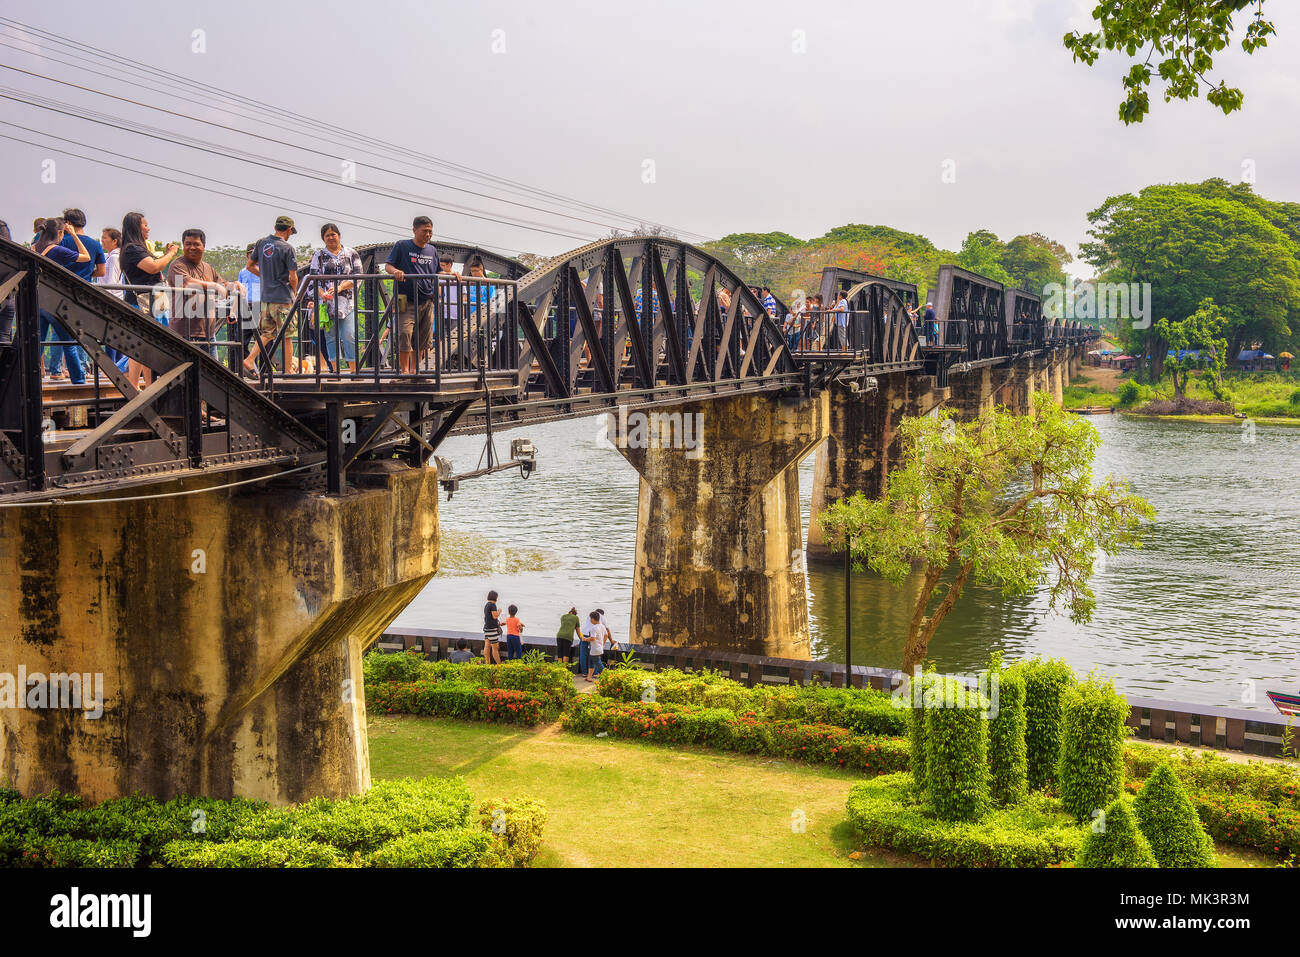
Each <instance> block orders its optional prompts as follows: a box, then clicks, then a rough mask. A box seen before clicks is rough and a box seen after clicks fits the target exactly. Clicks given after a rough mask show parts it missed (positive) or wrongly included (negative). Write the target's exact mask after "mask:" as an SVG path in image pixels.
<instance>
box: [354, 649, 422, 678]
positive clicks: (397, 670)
mask: <svg viewBox="0 0 1300 957" xmlns="http://www.w3.org/2000/svg"><path fill="white" fill-rule="evenodd" d="M425 663H426V662H425V661H424V656H423V655H421V654H420V653H419V652H418V651H403V652H397V653H396V654H388V653H386V652H383V651H380V650H379V649H378V648H376V649H375V650H374V651H372V652H370V654H368V655H366V656H365V657H364V658H362V659H361V677H362V680H363V681H364V682H365V683H366V684H370V682H372V681H414V680H415V679H416V678H418V677H419V676H420V666H421V665H422V664H425Z"/></svg>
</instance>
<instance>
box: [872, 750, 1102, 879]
mask: <svg viewBox="0 0 1300 957" xmlns="http://www.w3.org/2000/svg"><path fill="white" fill-rule="evenodd" d="M848 814H849V820H850V821H851V822H852V823H853V826H854V827H855V828H856V829H857V830H858V832H859V833H860V834H861V835H862V837H863V839H864V840H865V841H866V843H868V844H871V845H873V846H876V847H886V848H890V849H892V850H895V851H902V852H904V853H908V854H916V855H919V856H921V857H924V858H926V859H927V860H929V861H932V862H934V863H940V864H946V865H949V866H953V867H1054V866H1059V865H1061V864H1063V863H1065V862H1067V861H1073V860H1074V857H1075V855H1076V854H1077V853H1078V850H1079V847H1080V846H1081V845H1082V844H1083V837H1084V834H1085V832H1086V831H1087V827H1088V826H1087V825H1086V824H1084V825H1079V824H1076V823H1075V822H1074V820H1073V818H1071V816H1070V815H1069V814H1066V813H1065V812H1064V811H1063V810H1062V809H1061V806H1060V802H1059V801H1057V800H1056V799H1054V798H1051V797H1048V796H1046V795H1044V794H1034V795H1032V796H1030V797H1029V798H1028V799H1026V800H1025V801H1024V802H1022V803H1020V804H1018V805H1016V806H1014V807H1010V808H1001V809H997V810H993V811H991V812H989V813H988V814H986V815H985V816H984V817H982V818H981V819H980V820H979V821H974V822H966V821H944V820H940V819H939V818H938V817H936V816H935V815H934V814H933V813H932V812H930V811H928V810H926V808H925V807H924V806H923V805H921V804H920V803H918V802H917V801H916V800H915V797H914V789H913V787H912V776H911V775H910V774H906V773H903V774H886V775H882V776H880V777H878V778H875V779H874V780H871V781H863V782H861V783H859V784H855V785H853V787H852V788H851V789H850V791H849V799H848Z"/></svg>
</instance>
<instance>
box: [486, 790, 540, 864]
mask: <svg viewBox="0 0 1300 957" xmlns="http://www.w3.org/2000/svg"><path fill="white" fill-rule="evenodd" d="M478 818H479V825H480V826H481V827H482V828H483V830H484V831H487V832H488V833H489V834H491V835H492V836H493V838H494V840H495V842H496V849H497V854H498V855H499V856H500V857H501V859H502V860H503V861H506V862H507V863H509V864H510V866H511V867H528V866H529V865H530V864H532V862H533V858H535V857H536V856H537V852H538V851H540V850H541V848H542V831H543V830H544V829H545V827H546V805H545V804H543V803H542V802H541V801H538V800H535V799H533V798H527V797H523V798H516V799H514V800H512V801H501V800H493V801H484V802H483V803H482V804H480V805H479V809H478Z"/></svg>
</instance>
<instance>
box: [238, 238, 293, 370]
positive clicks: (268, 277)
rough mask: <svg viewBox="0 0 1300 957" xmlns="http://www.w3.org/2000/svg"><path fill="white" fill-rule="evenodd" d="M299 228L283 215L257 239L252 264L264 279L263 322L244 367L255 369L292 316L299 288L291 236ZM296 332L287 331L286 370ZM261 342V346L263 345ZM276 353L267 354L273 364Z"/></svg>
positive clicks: (262, 294)
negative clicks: (291, 312) (294, 298)
mask: <svg viewBox="0 0 1300 957" xmlns="http://www.w3.org/2000/svg"><path fill="white" fill-rule="evenodd" d="M297 231H298V228H297V227H296V226H294V224H293V220H292V219H290V218H289V217H288V216H279V217H277V218H276V220H275V232H273V233H271V235H269V236H267V237H266V238H265V239H263V240H260V241H259V242H258V243H257V248H256V249H255V250H254V251H253V255H252V256H250V257H249V259H248V263H249V265H248V268H249V269H250V270H251V271H252V272H255V273H257V276H258V278H259V279H260V280H261V285H260V292H259V294H260V296H261V306H262V318H261V323H260V324H259V326H258V330H257V334H258V342H255V343H253V348H252V349H250V350H249V353H248V358H246V359H245V360H244V369H245V370H246V371H248V372H254V371H256V369H257V365H256V361H257V357H258V355H259V354H265V352H266V350H268V349H270V348H271V343H272V342H274V341H275V338H276V336H278V335H279V334H280V327H281V326H283V325H284V323H285V322H286V321H287V320H288V318H289V310H290V307H291V306H292V305H293V297H294V296H295V295H296V294H297V292H298V258H297V256H296V255H295V254H294V251H293V246H291V245H289V237H290V236H292V235H293V234H294V233H296V232H297ZM293 334H294V330H292V329H289V330H288V331H286V332H285V334H284V370H285V371H286V372H288V371H289V366H291V365H292V364H293ZM259 346H260V348H259ZM274 358H275V357H274V356H269V355H268V356H265V360H266V362H267V363H268V365H269V364H271V363H272V362H273V361H274Z"/></svg>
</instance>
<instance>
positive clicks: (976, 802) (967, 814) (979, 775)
mask: <svg viewBox="0 0 1300 957" xmlns="http://www.w3.org/2000/svg"><path fill="white" fill-rule="evenodd" d="M932 691H933V692H935V696H934V697H933V698H932V697H931V692H932ZM940 694H941V695H942V696H943V698H944V699H946V700H945V702H942V703H941V702H940V701H939V697H938V696H939V695H940ZM949 701H951V702H955V704H954V705H953V706H949V705H948V704H947V702H949ZM987 715H988V700H987V699H986V698H985V697H984V696H983V695H981V694H979V693H978V692H974V691H970V690H968V689H967V688H966V686H965V685H963V684H961V683H960V682H957V681H954V680H953V679H951V678H941V679H939V680H937V681H935V682H934V684H933V685H931V686H929V687H927V688H926V708H925V752H926V785H927V786H926V793H927V794H928V796H929V802H930V806H931V807H932V808H934V812H935V814H936V815H938V816H939V817H940V818H942V819H943V820H945V821H978V820H979V819H980V818H981V817H983V816H984V814H985V812H987V811H988V809H989V766H988V744H989V723H988V720H987Z"/></svg>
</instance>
